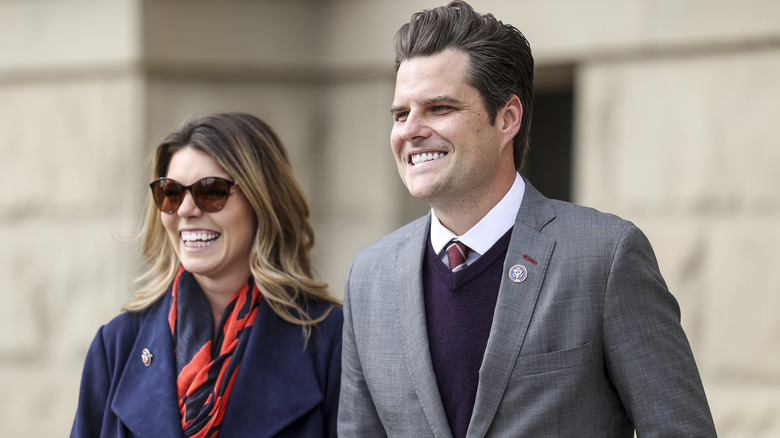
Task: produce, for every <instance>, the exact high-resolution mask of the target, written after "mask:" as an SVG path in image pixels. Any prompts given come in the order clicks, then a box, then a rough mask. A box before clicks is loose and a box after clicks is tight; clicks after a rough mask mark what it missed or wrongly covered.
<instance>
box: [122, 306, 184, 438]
mask: <svg viewBox="0 0 780 438" xmlns="http://www.w3.org/2000/svg"><path fill="white" fill-rule="evenodd" d="M168 297H169V296H168V295H166V298H164V299H163V300H166V299H167V298H168ZM166 302H167V301H163V303H161V304H160V305H158V306H156V307H155V308H153V309H152V310H150V311H149V314H147V316H146V318H145V321H143V322H141V323H140V328H139V332H138V336H137V337H136V341H135V344H134V345H133V348H132V350H131V353H130V357H129V358H128V360H127V363H126V364H125V367H124V371H123V372H122V377H121V378H120V380H119V383H118V384H117V389H116V395H115V396H114V401H113V403H112V404H111V409H112V410H113V411H114V413H115V414H116V416H117V417H118V418H119V419H120V420H121V422H122V423H123V424H125V425H126V426H127V428H128V429H130V430H131V431H132V432H133V434H135V435H137V436H139V437H150V438H151V437H161V436H165V437H183V436H184V433H183V432H182V428H181V422H180V418H181V414H180V413H179V410H178V407H179V404H178V402H177V400H176V393H177V392H176V372H175V369H176V363H175V357H174V355H173V339H172V338H173V337H172V335H171V329H170V326H169V325H168V306H167V305H165V303H166ZM144 349H148V350H149V352H151V353H152V355H153V356H152V360H151V363H150V364H149V366H145V365H144V362H143V360H141V353H142V351H143V350H144Z"/></svg>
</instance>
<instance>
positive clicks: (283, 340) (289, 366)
mask: <svg viewBox="0 0 780 438" xmlns="http://www.w3.org/2000/svg"><path fill="white" fill-rule="evenodd" d="M302 339H303V336H302V331H301V327H300V326H297V325H294V324H290V323H287V322H285V321H283V320H282V319H281V318H279V317H278V316H276V314H274V313H273V311H272V310H271V308H270V307H268V304H267V303H266V301H265V300H263V301H262V302H261V304H260V310H259V312H258V315H257V320H256V321H255V324H254V326H253V327H252V333H251V338H250V341H249V345H247V349H246V352H245V354H244V358H243V359H242V365H241V368H240V369H239V370H238V372H237V375H236V383H235V386H234V387H233V392H232V393H231V395H230V400H229V401H228V405H227V410H226V412H225V419H224V421H223V423H222V431H221V432H220V436H225V437H244V436H253V437H270V436H275V435H276V434H278V433H279V432H280V431H282V430H283V429H285V427H287V426H289V425H290V424H291V423H293V422H294V421H295V420H297V419H300V418H301V417H303V416H304V415H305V414H306V413H307V412H309V411H311V410H312V409H314V408H315V407H317V406H318V405H320V403H321V402H322V401H323V399H324V395H323V394H322V392H321V391H318V390H317V389H318V388H320V384H319V381H318V379H317V375H316V372H315V370H314V366H313V365H312V362H311V360H310V359H309V358H308V357H307V355H308V353H309V352H310V349H312V348H314V346H313V345H312V344H311V342H314V341H313V340H314V339H315V338H314V336H312V338H311V339H312V340H310V344H309V346H308V347H307V350H305V351H304V349H303V343H302Z"/></svg>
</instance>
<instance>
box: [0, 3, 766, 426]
mask: <svg viewBox="0 0 780 438" xmlns="http://www.w3.org/2000/svg"><path fill="white" fill-rule="evenodd" d="M440 3H443V2H437V1H432V0H424V1H422V0H419V1H416V0H394V1H392V2H388V1H385V0H329V1H325V0H287V1H285V2H278V1H275V0H263V1H231V2H212V1H203V0H200V1H184V0H177V1H166V2H159V1H154V0H80V1H64V0H49V1H36V2H28V1H20V0H0V154H2V155H1V156H2V157H3V158H2V160H0V186H2V187H5V190H4V196H2V197H0V239H2V241H3V245H2V247H0V294H2V301H3V302H4V305H3V306H0V392H2V393H3V394H5V395H6V396H5V397H4V398H3V400H2V401H0V422H2V423H3V424H4V425H5V426H4V433H3V436H9V437H33V438H34V437H50V436H63V435H65V434H67V431H68V430H69V428H70V423H71V421H72V417H73V414H74V411H75V406H76V398H77V393H78V384H79V379H80V373H81V367H82V364H83V360H84V355H85V353H86V349H87V347H88V345H89V342H90V341H91V339H92V337H93V336H94V334H95V332H96V330H97V329H98V327H99V326H100V325H101V324H104V323H106V322H107V321H109V320H110V319H111V318H112V317H113V316H114V315H116V314H117V312H118V311H119V308H120V307H121V305H122V304H123V303H124V302H125V301H126V300H127V297H128V296H129V284H130V282H131V280H132V278H133V277H134V276H135V275H136V274H137V273H138V272H139V269H140V263H139V260H138V256H137V250H136V246H135V242H134V241H133V239H132V238H133V236H134V235H135V233H136V232H137V231H138V226H139V221H140V214H139V212H140V208H141V205H142V203H143V202H144V196H145V192H144V189H145V186H144V184H143V183H145V182H146V180H147V179H148V176H147V175H148V174H147V173H145V167H144V165H145V162H146V158H147V155H148V152H149V151H150V149H151V148H152V147H153V146H154V145H155V144H156V142H158V141H159V140H160V139H161V137H162V136H164V135H165V134H166V133H167V132H168V131H170V130H171V129H173V128H175V127H176V126H178V124H179V123H180V122H181V121H182V120H183V119H185V118H187V117H189V116H191V115H193V114H196V113H203V112H206V111H213V110H245V111H250V112H253V113H255V114H257V115H259V116H260V117H262V118H264V119H266V120H267V121H269V122H270V123H271V124H272V125H273V126H274V127H275V128H276V129H277V131H278V133H279V135H280V136H281V138H282V139H283V141H284V142H285V143H286V145H287V147H288V149H289V151H290V154H291V157H292V161H293V167H294V169H295V172H296V175H297V177H298V178H299V180H300V181H301V184H302V185H303V187H304V190H305V191H306V193H307V195H308V196H309V200H310V204H311V206H312V210H313V221H314V224H315V227H316V229H317V233H318V235H317V238H318V246H317V248H316V249H315V256H316V261H317V264H318V268H319V271H320V272H321V274H322V276H323V277H324V278H325V279H326V280H327V281H328V282H329V283H330V284H331V285H332V287H333V290H334V292H335V293H336V294H338V295H341V287H342V284H343V277H344V274H345V273H346V269H347V267H348V265H349V261H350V259H351V257H352V255H353V254H354V253H355V251H357V250H358V249H359V248H360V247H362V246H364V245H366V244H368V243H369V242H371V241H372V240H374V239H376V238H378V237H380V236H381V235H383V234H385V233H387V232H389V231H390V230H392V229H394V228H396V227H397V226H400V225H401V224H403V223H404V222H405V221H406V220H408V219H409V218H412V217H415V216H417V215H419V214H421V213H424V212H425V211H426V208H425V206H424V205H422V204H420V203H418V202H416V201H414V200H412V199H411V198H410V197H409V196H408V194H407V193H406V191H405V189H404V188H403V186H402V184H401V183H400V181H399V179H398V177H397V174H396V171H395V165H394V163H393V160H392V157H391V154H390V150H389V145H388V137H389V130H390V117H389V113H388V107H389V104H390V102H391V99H392V94H393V80H394V74H393V67H392V53H391V50H392V48H391V44H390V40H391V37H392V35H393V33H394V32H395V30H396V29H397V27H398V26H399V25H400V24H402V23H403V22H405V21H406V20H407V19H408V18H409V16H410V15H411V13H413V12H415V11H417V10H420V9H423V8H429V7H434V6H437V5H439V4H440ZM472 4H473V5H474V7H475V9H477V10H478V11H483V12H485V11H488V12H493V13H494V14H495V15H496V16H498V17H499V18H500V19H502V20H504V21H505V22H509V23H512V24H515V25H516V26H517V27H519V28H520V29H521V30H522V31H523V32H524V33H525V34H526V36H527V37H528V39H529V40H530V42H531V44H532V47H533V48H534V53H535V57H536V59H537V64H538V65H539V66H540V68H541V69H544V68H545V67H556V66H566V67H567V68H571V71H573V72H574V74H573V81H572V82H571V83H570V82H568V81H569V79H568V78H564V79H563V80H561V79H556V78H550V77H540V78H538V81H539V82H540V83H548V84H551V85H552V86H554V87H555V86H557V87H569V86H571V87H573V89H574V95H575V105H576V106H575V120H576V127H575V128H576V129H575V140H574V150H573V153H574V157H573V158H574V160H573V162H574V169H573V171H574V175H573V181H574V187H573V191H574V194H575V201H576V202H578V203H582V204H585V205H589V206H593V207H596V208H599V209H602V210H605V211H610V212H614V213H617V214H620V215H621V216H623V217H625V218H627V219H630V220H633V221H634V222H635V223H637V225H639V226H640V227H641V228H642V229H643V230H644V231H645V232H646V233H647V234H648V236H649V238H650V240H651V242H652V243H653V245H654V247H655V249H656V252H657V255H658V258H659V262H660V265H661V270H662V272H663V273H664V275H665V277H666V279H667V282H668V283H669V286H670V288H671V290H672V291H673V293H674V294H675V295H676V296H677V298H678V300H679V301H680V304H681V307H682V313H683V325H684V326H685V328H686V331H687V332H688V334H689V337H690V340H691V343H692V346H693V349H694V353H695V355H696V358H697V361H698V363H699V366H700V369H701V372H702V377H703V379H704V383H705V387H706V390H707V393H708V396H709V398H710V403H711V406H712V410H713V414H714V416H715V421H716V425H717V426H718V430H719V434H720V436H722V437H730V438H737V437H751V438H756V437H770V436H772V437H774V436H778V435H780V420H778V419H780V383H778V382H780V318H777V316H776V315H775V309H777V308H779V307H780V298H778V297H779V296H780V295H778V294H777V290H778V288H777V286H776V282H775V281H774V280H773V278H774V276H773V269H775V268H776V267H777V266H780V252H779V251H778V250H777V249H776V248H778V246H780V232H778V231H777V226H776V224H778V223H779V222H780V195H778V194H777V188H778V187H780V177H779V176H778V172H777V171H776V169H778V168H780V148H778V147H777V146H776V143H777V138H778V137H779V136H778V134H780V128H778V120H780V2H777V1H775V0H744V1H739V2H737V1H733V0H686V1H679V0H583V1H579V2H573V1H570V0H520V1H518V0H474V1H473V2H472ZM540 71H541V70H540ZM535 147H537V148H540V147H543V145H536V146H535ZM9 395H12V396H9Z"/></svg>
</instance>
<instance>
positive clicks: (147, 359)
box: [141, 348, 154, 367]
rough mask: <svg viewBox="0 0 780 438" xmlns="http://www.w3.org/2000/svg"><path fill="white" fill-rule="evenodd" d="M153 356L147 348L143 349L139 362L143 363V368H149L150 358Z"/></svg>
mask: <svg viewBox="0 0 780 438" xmlns="http://www.w3.org/2000/svg"><path fill="white" fill-rule="evenodd" d="M153 357H154V355H153V354H152V352H151V351H149V349H148V348H144V350H143V351H142V352H141V362H143V363H144V366H147V367H148V366H149V365H151V364H152V358H153Z"/></svg>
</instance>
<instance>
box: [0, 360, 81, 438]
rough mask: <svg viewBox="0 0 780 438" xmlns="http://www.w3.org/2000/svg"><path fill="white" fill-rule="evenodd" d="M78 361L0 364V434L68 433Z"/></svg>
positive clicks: (27, 437)
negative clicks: (14, 364) (0, 392)
mask: <svg viewBox="0 0 780 438" xmlns="http://www.w3.org/2000/svg"><path fill="white" fill-rule="evenodd" d="M81 365H82V364H80V363H79V364H75V363H67V362H59V361H50V362H47V363H45V364H34V365H30V366H26V367H23V368H19V369H15V368H14V369H9V368H8V367H7V366H5V365H2V364H0V391H2V393H3V394H5V397H2V398H0V422H2V424H3V436H4V437H9V438H15V437H24V438H50V437H60V436H68V434H69V433H70V429H71V426H72V425H73V418H74V416H75V414H76V406H77V404H78V389H79V382H80V379H81Z"/></svg>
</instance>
